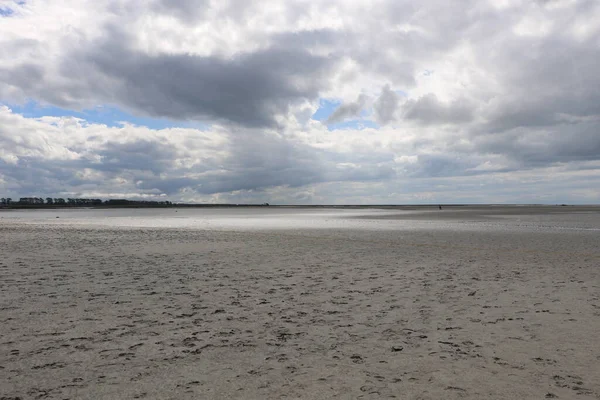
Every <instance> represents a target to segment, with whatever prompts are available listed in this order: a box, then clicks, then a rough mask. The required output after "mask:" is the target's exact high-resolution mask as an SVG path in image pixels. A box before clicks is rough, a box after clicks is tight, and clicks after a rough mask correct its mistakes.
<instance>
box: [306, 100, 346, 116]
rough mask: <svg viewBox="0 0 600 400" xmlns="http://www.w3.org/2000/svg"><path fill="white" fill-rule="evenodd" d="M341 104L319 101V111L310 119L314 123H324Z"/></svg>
mask: <svg viewBox="0 0 600 400" xmlns="http://www.w3.org/2000/svg"><path fill="white" fill-rule="evenodd" d="M340 104H342V103H341V102H340V101H336V100H327V99H321V100H319V109H318V110H317V111H316V112H315V113H314V114H313V116H312V119H314V120H316V121H325V120H326V119H327V118H328V117H329V116H330V115H331V114H332V113H333V112H334V111H335V109H336V108H338V107H339V106H340Z"/></svg>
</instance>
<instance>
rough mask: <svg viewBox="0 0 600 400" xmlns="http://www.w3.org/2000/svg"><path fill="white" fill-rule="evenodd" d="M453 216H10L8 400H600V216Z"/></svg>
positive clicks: (4, 289)
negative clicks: (216, 222) (296, 221)
mask: <svg viewBox="0 0 600 400" xmlns="http://www.w3.org/2000/svg"><path fill="white" fill-rule="evenodd" d="M443 212H444V213H445V214H441V213H434V212H433V211H427V212H424V213H416V214H411V215H399V216H394V215H392V214H386V215H382V216H381V218H379V219H377V218H376V217H375V216H368V217H367V218H368V219H369V220H368V221H367V222H364V223H365V224H367V225H365V226H362V225H361V227H363V228H361V229H359V228H354V225H351V224H350V225H349V227H347V228H344V227H343V226H340V225H339V224H333V223H332V224H331V227H328V226H327V222H323V223H322V224H321V225H320V226H319V227H318V228H310V227H301V228H297V227H294V226H290V227H288V228H287V229H283V228H281V227H279V228H278V229H271V228H269V229H267V228H265V229H245V228H244V229H241V228H240V229H237V228H235V227H234V226H227V227H225V228H218V227H217V228H212V229H207V228H202V229H190V228H189V227H186V228H172V227H170V228H157V227H143V226H142V227H140V226H138V227H114V226H92V225H89V224H88V225H86V224H80V225H77V224H70V223H58V222H52V221H50V220H47V221H42V222H35V223H25V222H23V221H21V220H20V219H19V218H10V219H9V218H3V219H0V277H1V279H0V398H1V399H3V400H9V399H10V400H16V399H141V398H146V399H279V398H286V399H329V398H341V399H351V398H357V399H359V398H364V399H378V398H398V399H415V400H416V399H422V400H424V399H548V398H558V399H600V345H599V344H598V333H599V332H600V268H599V266H600V245H599V244H600V219H599V215H600V214H599V213H598V209H597V208H593V207H590V208H579V209H575V208H572V209H568V210H564V209H560V208H558V207H556V208H548V209H544V210H542V211H540V212H535V210H534V211H531V210H525V209H519V210H517V209H514V208H513V209H509V210H508V211H506V209H502V210H501V212H498V213H495V214H494V212H490V211H489V210H487V209H486V210H484V211H481V210H478V209H471V210H469V209H460V210H451V209H445V210H444V211H443ZM4 215H8V214H4ZM4 215H3V216H4ZM61 220H64V218H61ZM403 220H406V221H409V220H410V221H413V222H415V223H418V224H420V225H418V226H417V228H418V229H417V228H414V227H412V228H410V229H409V228H406V227H403V225H402V224H400V223H398V225H397V226H396V225H394V226H395V228H394V226H392V228H390V224H395V223H397V222H398V221H400V222H401V221H403ZM442 220H443V221H442ZM349 221H350V220H349ZM369 221H370V222H369ZM438 222H439V224H438ZM349 223H350V222H349ZM357 223H359V222H357ZM360 223H363V222H360ZM379 223H381V224H384V225H382V226H384V227H385V229H378V228H377V227H378V226H379V225H378V224H379Z"/></svg>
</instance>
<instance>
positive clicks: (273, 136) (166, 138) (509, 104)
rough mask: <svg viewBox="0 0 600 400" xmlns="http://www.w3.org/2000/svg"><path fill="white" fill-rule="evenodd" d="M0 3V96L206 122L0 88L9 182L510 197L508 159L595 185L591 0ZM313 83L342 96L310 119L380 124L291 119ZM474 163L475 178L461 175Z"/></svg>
mask: <svg viewBox="0 0 600 400" xmlns="http://www.w3.org/2000/svg"><path fill="white" fill-rule="evenodd" d="M0 7H1V8H2V9H3V10H5V9H9V8H10V9H11V10H12V13H11V14H10V15H8V16H0V21H1V23H0V101H1V102H2V103H5V104H14V103H25V102H27V101H34V102H38V103H41V104H47V105H54V106H58V107H63V108H66V109H71V110H79V109H84V108H88V107H98V106H102V105H111V106H116V107H119V108H121V109H124V110H126V111H128V112H130V113H133V114H135V115H138V116H150V117H165V118H169V119H170V120H172V121H174V123H177V121H181V122H189V121H196V122H202V123H206V124H208V125H211V126H212V127H211V128H210V129H207V130H204V131H203V130H198V129H183V128H173V129H161V130H157V129H149V128H145V127H137V126H133V125H127V124H125V125H124V126H122V127H117V128H112V127H107V126H103V125H99V124H92V123H88V122H87V121H85V120H82V119H76V118H57V117H44V118H38V119H35V118H25V117H24V116H22V115H19V114H17V113H13V112H11V111H10V110H8V109H7V108H0V144H1V146H0V166H1V167H2V176H3V178H2V179H3V181H2V183H1V186H0V189H2V190H4V191H8V192H10V193H11V194H12V195H17V194H20V193H23V194H29V193H30V192H32V191H34V190H43V191H45V192H47V193H58V192H60V191H65V190H66V191H69V192H70V193H106V194H107V195H109V194H118V193H124V194H128V195H130V194H135V193H137V194H139V195H140V196H160V195H162V194H165V195H168V196H171V197H173V198H174V199H187V200H209V201H214V200H215V199H232V200H234V199H263V198H268V197H269V196H272V197H273V198H276V199H279V200H280V201H286V202H293V201H301V200H300V199H302V201H311V202H319V201H323V202H328V201H336V202H337V201H341V202H343V201H349V202H368V201H377V199H379V200H378V201H383V202H394V201H396V200H397V201H409V200H410V199H419V198H420V199H429V200H431V201H437V199H438V198H440V197H443V196H446V197H448V196H450V197H452V196H454V198H456V199H462V198H463V196H466V194H468V193H470V194H471V195H472V196H473V198H474V199H475V198H476V199H487V200H485V201H494V199H496V198H500V199H509V200H510V199H515V201H516V200H517V199H522V198H523V196H521V195H519V192H518V189H519V188H521V189H522V188H523V187H522V186H520V185H521V183H519V182H520V181H515V180H512V179H511V177H518V176H523V175H527V176H535V177H536V178H535V182H536V183H535V185H536V187H537V189H536V190H537V192H535V191H534V192H533V194H532V195H531V196H532V198H533V197H535V193H537V194H539V195H540V196H541V195H542V194H543V193H544V191H545V190H550V188H552V190H556V191H558V192H559V193H563V194H562V196H563V197H564V198H565V199H566V198H571V197H570V196H571V195H570V194H567V193H566V192H565V191H564V190H562V191H561V190H560V186H556V184H550V183H549V182H551V181H553V180H556V179H557V176H558V177H559V179H558V182H560V185H563V186H562V187H564V188H567V187H568V188H569V189H570V192H569V193H576V194H578V195H579V196H581V199H582V200H581V201H584V198H585V201H591V200H594V199H597V192H594V191H590V190H584V189H585V188H587V187H589V185H588V184H586V183H585V182H584V180H585V179H588V180H589V179H596V178H597V177H598V174H599V173H600V172H599V167H598V166H597V164H595V163H596V162H597V161H598V160H599V159H600V138H599V136H598V134H597V132H598V130H599V128H600V94H599V92H598V90H597V87H598V86H599V85H600V77H599V75H598V74H597V72H596V69H597V67H596V64H597V62H598V59H600V48H599V47H598V43H597V40H596V38H597V36H598V35H597V34H598V32H599V31H600V4H599V3H598V2H597V1H593V0H579V1H575V0H539V1H524V0H504V1H497V0H493V1H492V0H488V1H475V0H466V1H462V2H448V1H442V0H428V1H424V2H413V1H408V0H400V1H398V0H394V1H392V0H377V1H367V0H357V1H333V2H332V1H325V0H313V1H308V0H285V1H284V0H269V1H260V2H259V1H245V0H227V1H211V0H176V1H166V0H152V1H141V0H136V1H130V0H127V1H126V0H110V1H101V2H98V1H91V0H65V1H62V2H49V1H42V0H29V1H27V2H22V3H18V2H14V1H7V0H0ZM5 14H7V13H5ZM322 99H336V100H339V101H341V103H342V105H341V106H340V108H338V109H337V110H336V111H335V112H334V113H333V114H332V115H331V116H330V118H329V120H328V122H339V121H342V120H344V119H352V118H356V117H357V116H359V115H361V118H362V119H366V118H372V119H373V121H374V122H376V123H378V124H379V125H381V126H380V127H379V128H365V129H351V128H347V129H343V130H336V131H333V132H329V131H328V130H327V128H326V127H325V126H324V125H323V124H322V123H320V122H317V121H314V120H311V119H310V116H311V115H312V114H313V113H314V112H315V111H316V109H317V108H318V106H319V101H320V100H322ZM364 111H366V112H364ZM363 112H364V113H363ZM365 115H367V116H365ZM555 168H558V169H555ZM581 171H586V172H585V173H586V175H585V178H584V175H582V173H581ZM545 174H546V175H545ZM547 174H553V176H552V177H551V176H549V175H547ZM567 176H568V177H573V181H569V180H568V179H566V178H565V179H562V178H560V177H567ZM496 177H497V179H496ZM477 179H479V180H480V181H481V182H484V183H485V186H483V188H484V189H481V186H477V185H475V184H474V183H473V186H469V185H471V184H472V180H477ZM440 182H441V183H440ZM453 182H454V183H453ZM466 182H469V183H468V184H467V183H466ZM544 182H545V183H544ZM576 182H579V184H580V185H581V186H580V187H574V186H573V185H575V183H576ZM431 185H433V186H431ZM440 185H441V186H440ZM453 185H458V186H460V185H465V186H464V187H463V190H460V191H452V190H450V189H448V188H449V187H453ZM441 187H443V189H439V188H441ZM475 187H477V190H475V189H473V188H475ZM436 188H437V189H436ZM503 188H504V189H503ZM334 189H335V190H334ZM438 189H439V190H438ZM481 190H484V191H483V192H481ZM361 196H362V197H361ZM390 196H391V197H390ZM411 196H412V197H411ZM594 196H596V197H594ZM394 199H396V200H394ZM429 200H427V201H429ZM423 201H424V200H423ZM596 201H597V200H596Z"/></svg>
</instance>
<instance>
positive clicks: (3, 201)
mask: <svg viewBox="0 0 600 400" xmlns="http://www.w3.org/2000/svg"><path fill="white" fill-rule="evenodd" d="M0 204H2V205H5V204H6V198H4V197H3V198H1V199H0Z"/></svg>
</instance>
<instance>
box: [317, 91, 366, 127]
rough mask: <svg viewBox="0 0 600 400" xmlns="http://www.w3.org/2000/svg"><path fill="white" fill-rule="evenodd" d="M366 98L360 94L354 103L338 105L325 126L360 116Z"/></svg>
mask: <svg viewBox="0 0 600 400" xmlns="http://www.w3.org/2000/svg"><path fill="white" fill-rule="evenodd" d="M367 100H368V97H367V96H366V95H364V94H360V95H359V96H358V98H357V99H356V101H352V102H348V103H344V104H342V105H340V106H339V107H338V108H336V109H335V111H334V112H333V113H332V114H331V115H330V116H329V117H328V118H327V121H326V123H327V124H335V123H337V122H342V121H344V120H345V119H353V118H357V117H359V116H360V113H361V111H363V109H364V107H365V104H366V103H367Z"/></svg>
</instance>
